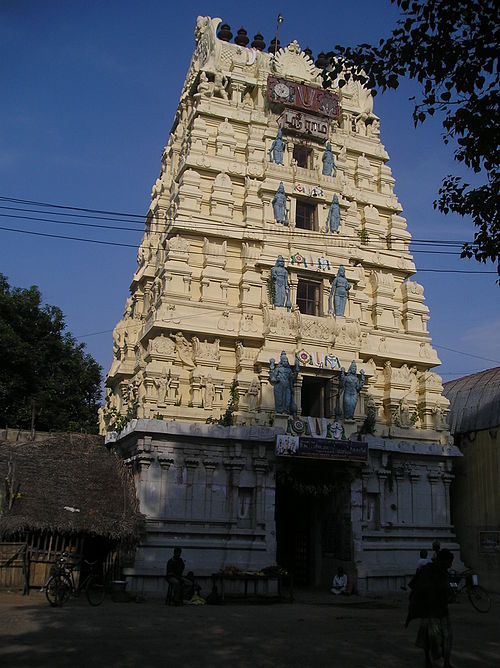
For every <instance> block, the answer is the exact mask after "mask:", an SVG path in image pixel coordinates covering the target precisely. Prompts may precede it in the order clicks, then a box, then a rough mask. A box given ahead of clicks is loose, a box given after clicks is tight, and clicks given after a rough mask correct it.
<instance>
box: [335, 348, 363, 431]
mask: <svg viewBox="0 0 500 668" xmlns="http://www.w3.org/2000/svg"><path fill="white" fill-rule="evenodd" d="M359 375H360V376H361V377H360V378H358V375H357V373H356V362H355V361H354V360H353V361H352V362H351V365H350V367H349V370H348V371H347V373H346V372H345V369H344V367H342V370H341V372H340V392H342V393H343V395H344V396H343V400H342V408H343V412H344V419H345V420H353V419H354V411H355V410H356V404H357V403H358V397H359V393H360V392H361V390H362V388H363V385H364V384H365V372H364V371H363V369H361V371H360V374H359Z"/></svg>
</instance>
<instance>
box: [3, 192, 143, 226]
mask: <svg viewBox="0 0 500 668" xmlns="http://www.w3.org/2000/svg"><path fill="white" fill-rule="evenodd" d="M0 200H1V201H3V202H17V203H18V204H34V205H35V206H45V207H50V208H51V209H69V210H71V211H86V212H87V213H102V214H105V215H113V216H125V217H127V218H140V219H141V220H144V218H145V215H144V214H143V213H123V212H121V211H105V210H104V211H103V210H102V209H89V208H85V207H81V206H68V205H66V204H64V205H63V204H51V203H50V202H38V201H36V200H31V199H18V198H17V197H7V196H5V195H0Z"/></svg>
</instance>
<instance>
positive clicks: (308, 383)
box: [301, 376, 337, 417]
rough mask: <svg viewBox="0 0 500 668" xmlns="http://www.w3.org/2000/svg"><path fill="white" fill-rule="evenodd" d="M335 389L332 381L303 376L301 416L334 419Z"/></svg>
mask: <svg viewBox="0 0 500 668" xmlns="http://www.w3.org/2000/svg"><path fill="white" fill-rule="evenodd" d="M336 396H337V389H336V386H335V385H334V383H333V379H329V378H317V377H316V376H303V378H302V392H301V406H302V408H301V415H305V416H311V417H335V399H336Z"/></svg>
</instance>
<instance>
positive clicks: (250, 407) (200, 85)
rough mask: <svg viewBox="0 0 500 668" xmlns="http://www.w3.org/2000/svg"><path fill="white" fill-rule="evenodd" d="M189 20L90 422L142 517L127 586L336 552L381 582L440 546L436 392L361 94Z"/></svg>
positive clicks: (446, 474) (443, 492)
mask: <svg viewBox="0 0 500 668" xmlns="http://www.w3.org/2000/svg"><path fill="white" fill-rule="evenodd" d="M231 40H232V34H231V31H230V29H229V26H228V25H227V24H223V25H221V19H218V18H215V19H212V18H209V17H198V20H197V23H196V29H195V48H194V53H193V56H192V59H191V62H190V65H189V68H188V72H187V76H186V80H185V83H184V87H183V89H182V92H181V95H180V99H179V104H178V108H177V112H176V114H175V118H174V120H173V125H172V129H171V132H170V137H169V139H168V142H167V145H166V147H165V148H164V150H163V154H162V157H161V168H160V174H159V176H158V178H157V179H156V182H155V183H154V185H153V189H152V193H151V204H150V207H149V210H148V212H147V215H146V220H145V232H144V236H143V238H142V241H141V244H140V247H139V249H138V256H137V267H136V268H135V271H134V273H133V276H132V282H131V284H130V294H129V296H128V297H127V299H126V302H125V309H124V314H123V318H122V319H121V320H120V321H119V322H118V323H117V325H116V327H115V329H114V332H113V362H112V364H111V368H110V370H109V372H108V375H107V380H106V388H107V393H106V404H105V407H104V408H103V410H102V411H101V430H102V432H103V433H106V434H107V438H106V442H107V445H108V447H109V448H112V449H114V450H115V451H116V452H117V453H118V454H119V456H120V457H122V458H123V459H124V460H125V461H126V462H127V463H128V465H129V466H130V467H131V469H132V471H133V473H134V476H135V481H136V488H137V494H138V498H139V501H140V508H141V511H142V512H143V513H144V514H145V516H146V518H147V532H146V535H145V537H144V539H143V541H142V543H141V545H140V546H139V548H138V550H137V553H136V557H135V563H134V564H133V566H132V565H131V566H130V567H129V568H127V569H126V571H125V575H126V577H127V579H128V581H129V588H130V589H131V590H136V591H148V592H155V591H156V592H164V587H165V583H164V578H163V576H164V572H165V564H166V561H167V560H168V559H169V558H170V556H171V555H172V550H173V547H175V546H180V547H182V549H183V558H184V559H185V560H186V563H187V565H188V567H189V570H192V571H194V573H195V574H196V576H197V577H201V578H203V577H208V576H210V575H211V574H212V573H215V572H218V571H219V570H220V569H225V568H226V569H227V568H233V569H234V570H235V572H236V571H238V570H240V571H242V572H248V571H250V572H256V571H260V570H261V569H262V568H265V567H268V566H272V565H275V564H279V566H280V567H281V568H283V569H286V570H287V571H288V572H290V573H293V576H294V580H295V582H296V583H298V584H302V585H311V586H313V585H314V586H319V585H324V586H326V585H329V583H330V582H331V580H332V577H333V575H334V574H335V572H336V570H337V567H338V566H342V567H343V568H344V570H345V571H346V572H347V574H348V577H349V580H350V582H351V583H352V585H353V586H354V588H355V589H356V590H357V591H359V592H369V591H381V590H387V589H395V590H396V589H399V587H400V586H401V585H403V584H404V582H405V579H406V578H407V576H408V575H410V574H413V573H414V570H415V565H416V562H417V559H418V556H419V551H420V549H422V548H427V549H429V551H430V549H431V545H432V543H433V541H435V540H439V541H440V542H441V546H442V547H448V548H450V549H452V550H454V551H455V552H456V551H458V545H457V543H456V540H455V535H454V530H453V526H452V525H451V519H450V499H449V489H450V484H451V482H452V480H453V472H452V471H453V460H454V457H457V456H460V452H459V451H458V449H457V448H456V447H454V446H453V445H452V444H451V440H450V435H449V432H448V429H447V425H446V415H447V411H448V403H449V402H448V400H447V399H446V398H445V397H444V396H443V394H442V383H441V378H440V376H439V375H438V374H436V373H435V372H434V371H432V369H433V367H435V366H436V365H438V364H439V359H438V357H437V355H436V352H435V350H434V349H433V348H432V346H431V338H430V336H429V332H428V327H427V325H428V320H429V309H428V307H427V306H426V305H425V300H424V290H423V287H422V286H421V285H420V284H419V283H418V282H416V281H415V280H412V276H413V275H414V274H415V273H416V267H415V264H414V261H413V257H412V254H411V252H410V248H409V246H410V238H411V237H410V233H409V232H408V230H407V226H406V220H405V218H404V217H403V216H402V215H401V213H402V206H401V204H400V203H399V201H398V199H397V197H396V195H395V194H394V189H393V188H394V178H393V176H392V173H391V169H390V167H389V166H388V164H387V162H388V160H389V156H388V154H387V152H386V150H385V148H384V146H383V144H382V143H381V141H380V121H379V118H378V117H377V116H376V115H375V113H374V111H373V98H372V95H371V93H370V91H368V90H366V89H364V88H363V87H361V85H360V84H358V83H355V82H352V81H351V82H349V83H347V85H345V86H344V87H342V88H341V89H340V88H338V87H336V85H335V84H334V85H333V86H332V87H331V88H328V89H324V88H323V86H322V81H323V80H322V66H321V63H320V62H319V61H318V60H317V61H316V64H315V62H314V61H313V59H312V55H311V52H310V51H309V50H308V49H306V50H305V51H304V50H302V49H301V47H300V46H299V44H298V43H297V42H296V41H293V42H291V43H290V44H289V45H288V46H286V47H280V46H279V45H278V44H276V43H274V44H272V45H271V48H270V49H269V51H268V52H266V51H265V44H264V41H263V38H262V36H261V35H259V34H258V35H256V36H255V37H254V40H253V41H252V42H251V43H250V38H249V37H248V36H247V34H246V32H245V30H243V29H241V30H239V31H238V33H237V35H236V37H235V39H234V41H231Z"/></svg>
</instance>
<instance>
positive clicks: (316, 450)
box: [276, 434, 368, 462]
mask: <svg viewBox="0 0 500 668" xmlns="http://www.w3.org/2000/svg"><path fill="white" fill-rule="evenodd" d="M276 454H277V455H281V456H285V457H307V458H309V459H329V460H338V461H348V462H366V461H367V460H368V444H367V443H363V442H361V441H349V440H345V441H344V440H340V439H335V438H316V437H313V436H291V435H289V434H279V435H278V436H276Z"/></svg>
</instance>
